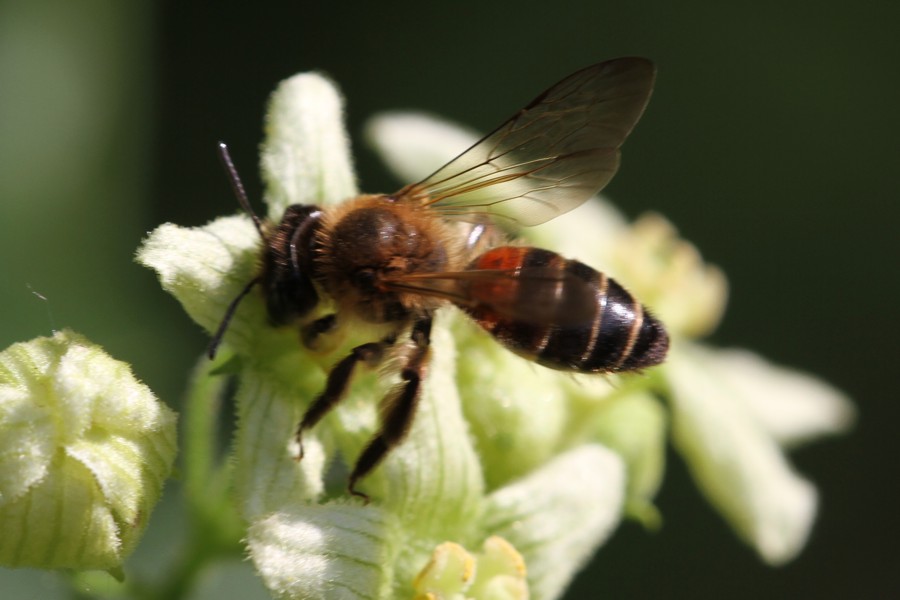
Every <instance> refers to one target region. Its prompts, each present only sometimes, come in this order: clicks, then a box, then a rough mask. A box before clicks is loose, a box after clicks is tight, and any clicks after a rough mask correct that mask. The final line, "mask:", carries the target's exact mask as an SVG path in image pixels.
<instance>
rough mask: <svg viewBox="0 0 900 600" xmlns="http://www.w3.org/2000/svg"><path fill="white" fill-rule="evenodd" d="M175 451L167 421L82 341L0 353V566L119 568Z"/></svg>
mask: <svg viewBox="0 0 900 600" xmlns="http://www.w3.org/2000/svg"><path fill="white" fill-rule="evenodd" d="M175 450H176V442H175V414H174V413H173V412H172V411H171V410H169V409H168V408H167V407H166V406H165V405H164V404H162V403H161V402H159V400H157V399H156V397H155V396H154V395H153V393H152V392H151V391H150V390H149V389H148V388H147V387H146V386H145V385H143V384H141V383H140V382H138V381H137V380H136V379H135V377H134V375H133V374H132V373H131V371H130V370H129V368H128V366H127V365H126V364H124V363H122V362H119V361H117V360H114V359H112V358H111V357H110V356H109V355H107V354H106V353H104V352H103V350H101V349H100V348H99V347H97V346H95V345H93V344H91V343H90V342H88V341H87V340H86V339H84V338H83V337H81V336H79V335H77V334H75V333H72V332H70V331H62V332H58V333H56V334H55V335H54V336H53V337H45V338H38V339H35V340H32V341H30V342H24V343H19V344H14V345H12V346H10V347H9V348H7V349H6V350H4V351H3V352H0V531H3V536H2V537H0V564H3V565H6V566H11V567H23V566H29V567H41V568H53V569H58V568H70V569H113V568H115V567H117V566H119V565H120V564H121V563H122V561H123V559H124V558H125V557H126V556H127V555H128V554H129V553H130V552H131V550H132V549H133V547H134V545H135V543H136V542H137V540H138V539H139V538H140V536H141V533H142V532H143V531H144V527H145V526H146V524H147V520H148V518H149V516H150V512H151V510H152V508H153V506H154V505H155V504H156V502H157V500H158V499H159V496H160V493H161V491H162V486H163V482H164V481H165V480H166V478H167V477H168V476H169V472H170V470H171V466H172V460H173V459H174V456H175Z"/></svg>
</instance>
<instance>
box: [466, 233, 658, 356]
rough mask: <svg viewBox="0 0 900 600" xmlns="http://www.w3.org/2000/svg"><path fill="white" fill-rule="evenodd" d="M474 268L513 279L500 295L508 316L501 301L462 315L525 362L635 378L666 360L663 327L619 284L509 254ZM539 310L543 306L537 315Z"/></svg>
mask: <svg viewBox="0 0 900 600" xmlns="http://www.w3.org/2000/svg"><path fill="white" fill-rule="evenodd" d="M469 268H470V269H484V270H492V269H502V270H511V272H512V273H513V275H512V279H511V281H512V283H511V284H507V285H505V286H504V292H503V293H504V294H505V295H506V296H508V297H507V298H506V299H505V300H504V302H505V304H506V305H508V306H510V307H512V309H511V310H503V309H499V308H497V304H494V305H492V302H495V303H496V302H497V301H496V300H488V301H487V302H486V303H484V304H483V305H480V306H474V307H469V308H466V307H464V309H465V310H466V312H468V313H469V314H470V315H471V316H472V317H473V318H474V319H475V320H476V321H477V322H478V324H479V325H481V326H482V327H484V328H485V329H486V330H487V331H489V332H490V333H491V334H493V335H494V337H496V338H497V339H498V340H499V341H500V342H502V343H503V344H504V345H505V346H507V347H508V348H509V349H511V350H512V351H514V352H516V353H517V354H519V355H521V356H524V357H525V358H528V359H530V360H534V361H535V362H537V363H539V364H541V365H544V366H546V367H550V368H552V369H559V370H565V371H577V372H582V373H613V372H619V371H633V370H636V369H642V368H645V367H650V366H653V365H656V364H659V363H661V362H662V361H663V359H664V358H665V355H666V352H667V350H668V345H669V338H668V335H667V334H666V331H665V329H664V328H663V326H662V324H661V323H660V322H659V321H658V320H657V319H656V318H654V317H653V316H652V315H651V314H650V313H649V312H648V311H647V310H646V309H645V308H644V307H643V306H642V305H641V304H640V303H639V302H637V301H636V300H635V299H634V297H633V296H632V295H631V294H630V293H629V292H628V291H627V290H625V288H623V287H622V286H621V285H619V284H618V283H617V282H616V281H615V280H613V279H612V278H610V277H607V276H606V275H604V274H603V273H600V272H598V271H595V270H594V269H592V268H591V267H589V266H587V265H585V264H584V263H581V262H579V261H576V260H568V259H565V258H563V257H561V256H560V255H558V254H556V253H555V252H550V251H549V250H543V249H540V248H520V247H509V246H507V247H501V248H495V249H493V250H490V251H489V252H486V253H485V254H483V255H482V256H480V257H479V258H477V259H476V260H475V262H473V263H472V264H471V265H470V267H469ZM554 273H556V274H557V276H556V279H555V280H554V277H553V276H552V274H554ZM554 281H555V283H554ZM551 286H553V288H552V289H551ZM553 293H555V295H553ZM548 298H549V300H548ZM535 302H538V303H542V304H541V305H539V306H538V308H537V309H535V307H534V303H535ZM529 303H530V304H529ZM544 304H546V305H547V306H546V307H545V306H543V305H544ZM517 306H518V307H519V308H516V307H517Z"/></svg>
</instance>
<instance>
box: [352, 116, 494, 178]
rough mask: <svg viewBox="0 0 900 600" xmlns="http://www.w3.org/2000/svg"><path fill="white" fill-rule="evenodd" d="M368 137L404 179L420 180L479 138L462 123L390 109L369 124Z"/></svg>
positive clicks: (386, 161) (394, 170)
mask: <svg viewBox="0 0 900 600" xmlns="http://www.w3.org/2000/svg"><path fill="white" fill-rule="evenodd" d="M365 136H366V140H367V141H368V142H369V144H370V145H371V146H372V147H373V148H374V149H375V150H376V151H378V153H379V154H381V157H382V158H383V159H384V161H385V163H387V166H388V168H390V169H391V170H392V171H393V172H394V174H395V175H397V176H398V177H399V178H400V180H401V181H402V182H403V183H412V182H415V181H421V180H422V179H424V178H425V177H427V176H428V175H430V174H431V173H433V172H434V171H437V170H438V169H439V168H440V167H442V166H444V165H445V164H447V163H448V162H450V160H451V159H453V158H454V157H456V156H457V155H458V154H460V153H461V152H463V151H464V150H466V149H467V148H468V147H469V146H471V145H472V144H474V143H475V142H476V141H478V138H479V136H478V134H476V133H475V132H474V131H471V130H469V129H466V128H464V127H462V126H460V125H457V124H455V123H452V122H450V121H446V120H443V119H439V118H437V117H433V116H431V115H427V114H425V113H416V112H391V113H384V114H381V115H378V116H376V117H374V118H372V119H371V120H370V121H369V122H368V123H367V124H366V131H365Z"/></svg>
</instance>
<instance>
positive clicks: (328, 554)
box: [248, 504, 393, 600]
mask: <svg viewBox="0 0 900 600" xmlns="http://www.w3.org/2000/svg"><path fill="white" fill-rule="evenodd" d="M392 521H393V520H392V519H390V518H388V516H387V515H386V514H385V513H383V512H382V511H381V510H379V509H377V508H375V507H373V506H367V507H361V506H349V505H342V504H329V505H325V506H317V505H300V504H295V505H293V506H287V507H285V508H284V510H281V511H279V512H276V513H274V514H272V515H270V516H268V517H266V518H264V519H262V520H260V521H257V522H255V523H253V524H252V525H251V526H250V528H249V531H248V545H249V548H250V556H251V558H252V559H253V563H254V564H255V565H256V568H257V570H259V573H260V575H261V576H262V578H263V582H264V583H265V584H266V587H268V588H269V589H270V590H271V591H272V592H274V593H275V595H276V596H277V597H278V598H291V599H298V598H304V599H322V600H326V599H327V600H332V599H334V600H351V599H352V600H364V599H372V600H374V599H375V598H384V597H386V596H385V592H384V589H385V587H386V585H387V582H386V581H387V579H388V578H389V577H390V574H391V569H390V566H389V564H388V563H387V561H388V545H387V544H386V542H385V540H386V539H387V536H388V529H389V526H388V525H389V522H392Z"/></svg>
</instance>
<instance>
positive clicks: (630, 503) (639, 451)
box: [595, 392, 668, 529]
mask: <svg viewBox="0 0 900 600" xmlns="http://www.w3.org/2000/svg"><path fill="white" fill-rule="evenodd" d="M596 422H597V427H596V428H595V432H596V439H597V440H598V441H599V442H601V443H602V444H603V445H605V446H606V447H608V448H609V449H610V450H613V451H615V452H616V453H618V454H619V456H621V457H622V459H623V460H624V461H625V464H626V465H627V466H628V486H627V490H628V494H627V501H626V511H627V512H628V514H629V516H631V517H633V518H635V519H637V520H639V521H640V522H641V523H642V524H643V525H644V526H645V527H648V528H651V529H653V528H656V527H658V526H659V525H660V521H661V517H660V515H659V512H658V511H657V510H656V507H655V506H654V505H653V498H654V497H655V496H656V492H657V491H658V490H659V486H660V484H661V483H662V478H663V473H664V471H665V461H666V435H667V426H668V423H667V419H666V413H665V411H664V409H663V407H662V405H661V404H660V403H659V401H658V400H657V399H656V398H654V397H653V396H651V395H650V394H648V393H646V392H633V393H628V394H625V395H623V396H614V397H613V398H609V399H608V400H607V401H606V402H604V403H603V405H602V406H601V408H600V409H599V415H598V418H597V419H596Z"/></svg>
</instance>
